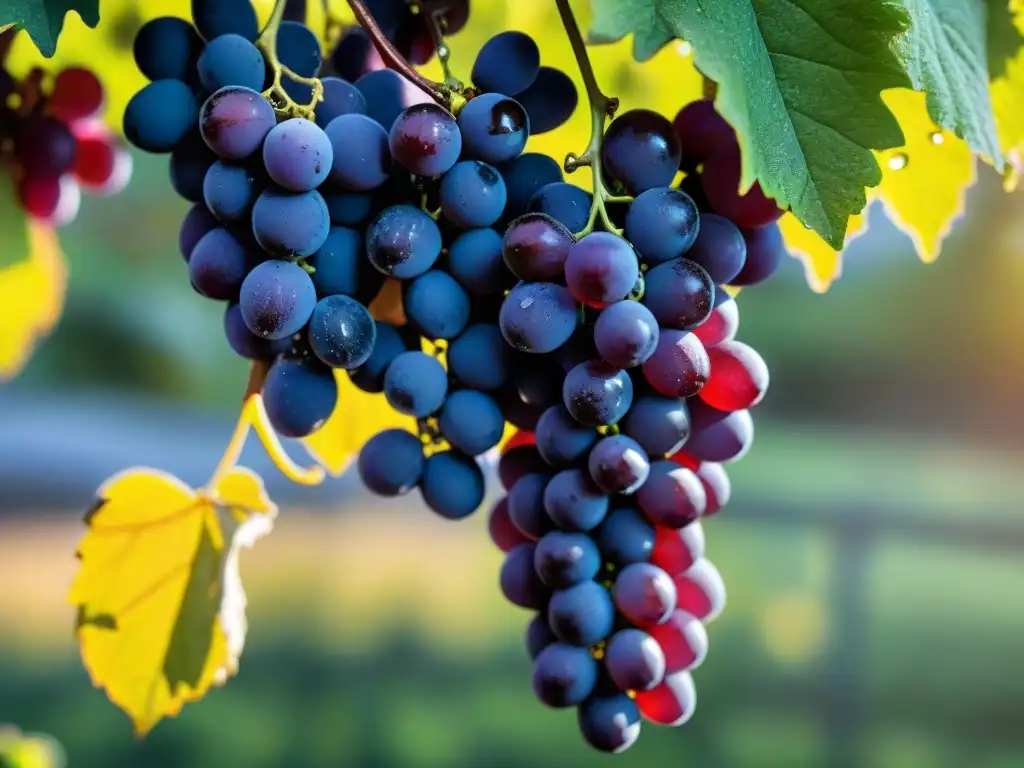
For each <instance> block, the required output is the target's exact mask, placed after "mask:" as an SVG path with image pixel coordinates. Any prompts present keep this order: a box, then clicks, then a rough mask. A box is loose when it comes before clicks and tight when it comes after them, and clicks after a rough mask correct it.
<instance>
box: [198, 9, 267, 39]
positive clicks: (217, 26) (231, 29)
mask: <svg viewBox="0 0 1024 768" xmlns="http://www.w3.org/2000/svg"><path fill="white" fill-rule="evenodd" d="M192 20H193V21H194V22H195V25H196V28H197V29H198V30H199V34H200V35H202V36H203V38H204V39H205V40H213V39H214V38H215V37H220V36H221V35H227V34H236V35H241V36H242V37H244V38H245V39H246V40H256V38H257V37H259V27H258V26H257V23H256V11H255V10H254V9H253V7H252V4H251V3H250V2H249V0H192Z"/></svg>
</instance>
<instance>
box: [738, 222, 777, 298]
mask: <svg viewBox="0 0 1024 768" xmlns="http://www.w3.org/2000/svg"><path fill="white" fill-rule="evenodd" d="M743 240H744V241H745V243H746V246H747V252H746V257H747V258H746V262H745V263H744V265H743V268H742V269H741V270H740V271H739V274H737V275H735V276H734V277H733V278H732V280H731V283H732V284H733V285H754V284H755V283H760V282H764V281H765V280H767V279H768V278H769V277H771V276H772V275H773V274H774V273H775V270H776V269H778V268H779V264H780V263H782V255H783V254H784V253H785V252H786V244H785V243H784V242H783V241H782V232H781V230H780V229H779V225H778V224H776V223H775V222H772V223H771V224H765V225H764V226H762V227H755V228H754V229H745V230H743Z"/></svg>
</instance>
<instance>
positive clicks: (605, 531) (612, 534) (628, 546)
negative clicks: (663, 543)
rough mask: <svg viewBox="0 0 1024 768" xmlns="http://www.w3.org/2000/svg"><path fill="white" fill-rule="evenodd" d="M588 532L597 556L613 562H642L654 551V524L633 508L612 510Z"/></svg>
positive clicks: (620, 563) (625, 563) (626, 563)
mask: <svg viewBox="0 0 1024 768" xmlns="http://www.w3.org/2000/svg"><path fill="white" fill-rule="evenodd" d="M591 535H592V536H593V537H594V542H595V543H596V544H597V546H598V549H600V550H601V556H602V557H603V558H604V559H605V560H609V561H611V562H612V563H613V564H615V565H619V566H622V565H629V564H630V563H644V562H647V561H648V560H650V559H651V555H652V554H653V553H654V541H655V534H654V526H653V525H651V523H650V521H648V520H647V519H646V518H645V517H643V516H642V515H641V514H640V513H639V512H637V511H636V510H635V509H629V508H620V509H613V510H612V511H611V512H609V513H608V516H607V517H605V519H604V522H603V523H601V525H599V526H598V527H597V528H596V529H595V530H594V531H593V533H592V534H591Z"/></svg>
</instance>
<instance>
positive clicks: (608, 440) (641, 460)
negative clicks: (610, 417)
mask: <svg viewBox="0 0 1024 768" xmlns="http://www.w3.org/2000/svg"><path fill="white" fill-rule="evenodd" d="M587 469H589V470H590V477H591V479H592V480H593V481H594V483H595V484H596V485H597V487H598V488H600V489H601V490H602V491H604V492H605V493H619V494H630V493H633V492H634V491H636V489H637V488H639V487H640V486H641V485H643V484H644V481H646V480H647V475H648V474H649V473H650V471H651V464H650V461H649V460H648V458H647V452H646V451H644V449H643V448H642V447H641V446H640V444H639V443H638V442H637V441H636V440H634V439H633V438H631V437H626V436H625V435H608V436H607V437H604V438H602V439H601V440H600V441H599V442H598V443H597V445H595V446H594V448H593V450H591V451H590V456H589V457H588V459H587Z"/></svg>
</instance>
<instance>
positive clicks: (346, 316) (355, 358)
mask: <svg viewBox="0 0 1024 768" xmlns="http://www.w3.org/2000/svg"><path fill="white" fill-rule="evenodd" d="M308 334H309V346H310V348H311V349H312V350H313V354H315V355H316V356H317V357H319V358H320V360H321V361H322V362H323V363H324V364H326V365H329V366H331V367H332V368H344V369H346V370H351V369H352V368H358V367H359V366H360V365H362V364H363V363H365V362H366V361H367V360H368V359H369V357H370V353H371V352H373V345H374V342H375V341H376V339H377V326H376V324H375V323H374V321H373V318H372V317H370V312H369V310H368V309H367V308H366V307H364V306H363V305H362V304H360V303H359V302H358V301H356V300H355V299H353V298H350V297H348V296H342V295H340V294H339V295H337V296H328V297H326V298H323V299H320V301H318V302H317V304H316V307H315V308H314V309H313V314H312V316H311V317H310V318H309V329H308Z"/></svg>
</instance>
